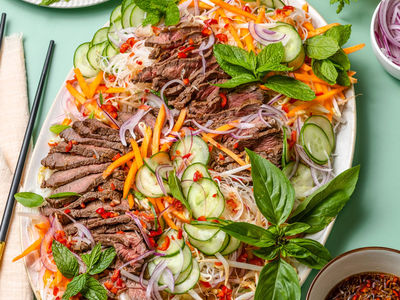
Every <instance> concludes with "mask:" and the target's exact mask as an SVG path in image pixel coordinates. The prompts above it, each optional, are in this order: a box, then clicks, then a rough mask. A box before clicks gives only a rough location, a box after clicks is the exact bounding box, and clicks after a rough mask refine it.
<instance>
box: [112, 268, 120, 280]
mask: <svg viewBox="0 0 400 300" xmlns="http://www.w3.org/2000/svg"><path fill="white" fill-rule="evenodd" d="M118 278H119V270H115V271H114V273H113V274H112V276H111V281H112V282H116V281H117V279H118Z"/></svg>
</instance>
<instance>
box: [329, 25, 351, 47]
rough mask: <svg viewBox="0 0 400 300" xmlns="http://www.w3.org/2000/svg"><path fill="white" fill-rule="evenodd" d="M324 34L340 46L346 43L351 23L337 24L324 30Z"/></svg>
mask: <svg viewBox="0 0 400 300" xmlns="http://www.w3.org/2000/svg"><path fill="white" fill-rule="evenodd" d="M324 35H325V36H328V37H331V38H333V39H334V40H335V41H336V42H337V43H338V45H339V46H340V47H342V46H343V45H344V44H346V43H347V41H348V40H349V38H350V35H351V25H338V26H335V27H332V28H331V29H329V30H328V31H326V32H325V34H324Z"/></svg>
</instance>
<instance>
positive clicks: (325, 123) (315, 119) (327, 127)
mask: <svg viewBox="0 0 400 300" xmlns="http://www.w3.org/2000/svg"><path fill="white" fill-rule="evenodd" d="M305 124H315V125H318V126H319V127H321V129H322V130H323V131H324V132H325V134H326V136H327V137H328V139H329V143H330V144H331V146H332V149H334V148H335V133H334V132H333V126H332V123H331V122H330V121H329V120H328V118H327V117H325V116H319V115H313V116H311V117H309V118H308V119H307V120H306V121H305Z"/></svg>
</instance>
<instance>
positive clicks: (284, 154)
mask: <svg viewBox="0 0 400 300" xmlns="http://www.w3.org/2000/svg"><path fill="white" fill-rule="evenodd" d="M286 130H287V129H286V128H285V127H283V147H282V159H281V164H282V167H285V166H286V164H287V163H288V162H289V161H290V153H289V145H288V143H287V134H286Z"/></svg>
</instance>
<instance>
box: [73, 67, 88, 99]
mask: <svg viewBox="0 0 400 300" xmlns="http://www.w3.org/2000/svg"><path fill="white" fill-rule="evenodd" d="M74 72H75V75H76V79H77V80H78V84H79V86H80V87H81V89H82V92H83V94H84V95H85V96H86V97H87V98H90V96H89V95H90V94H89V85H88V84H87V82H86V80H85V78H83V76H82V73H81V70H79V69H78V68H75V69H74Z"/></svg>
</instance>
